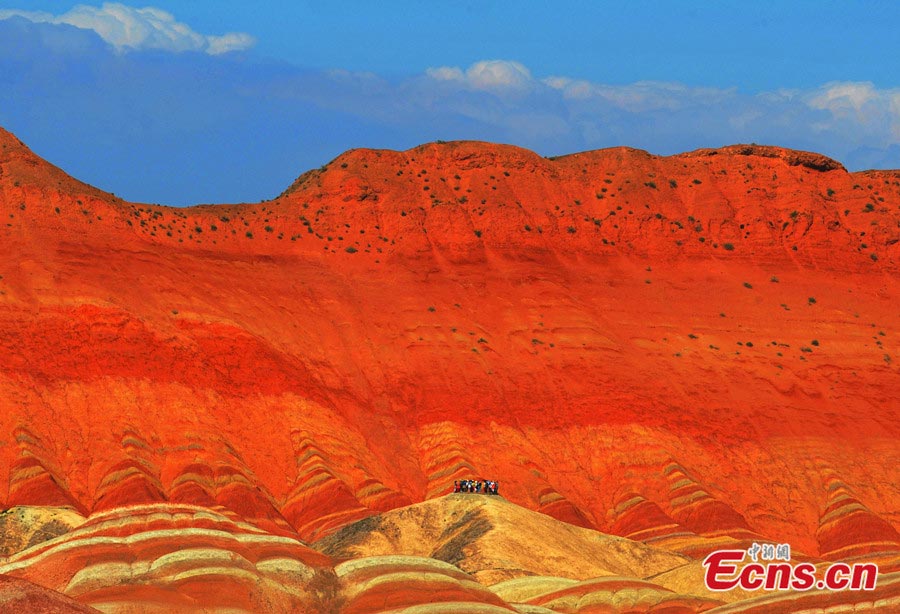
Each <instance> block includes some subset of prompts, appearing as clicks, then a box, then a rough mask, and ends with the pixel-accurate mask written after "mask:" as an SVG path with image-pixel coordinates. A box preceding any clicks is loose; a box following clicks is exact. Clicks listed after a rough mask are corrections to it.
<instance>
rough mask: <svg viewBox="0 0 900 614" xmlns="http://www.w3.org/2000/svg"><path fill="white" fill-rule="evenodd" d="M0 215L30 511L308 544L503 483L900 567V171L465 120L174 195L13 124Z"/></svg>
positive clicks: (0, 433) (550, 498)
mask: <svg viewBox="0 0 900 614" xmlns="http://www.w3.org/2000/svg"><path fill="white" fill-rule="evenodd" d="M0 219H2V224H0V253H2V256H3V258H2V259H0V364H2V365H3V368H2V369H0V403H2V405H3V406H2V411H0V438H2V440H0V505H3V506H4V507H13V506H26V505H27V506H52V507H72V508H74V509H75V510H76V511H77V512H78V513H80V514H82V515H85V516H87V515H90V514H98V513H101V512H104V511H108V510H112V509H114V508H118V507H120V506H122V505H133V504H154V503H159V502H169V503H171V504H173V505H175V504H179V505H181V504H184V505H199V506H204V507H209V508H215V509H218V510H221V511H223V513H224V512H227V513H228V514H231V515H233V516H235V517H236V518H239V519H240V520H241V521H242V522H247V523H250V524H252V525H255V526H257V527H259V528H261V529H262V530H264V531H266V532H268V533H271V534H274V535H282V536H288V537H291V538H295V537H298V536H299V537H300V538H302V539H303V540H306V541H313V540H316V539H320V538H322V537H324V536H326V535H329V534H331V533H333V532H334V531H336V530H337V529H339V528H340V527H343V526H346V525H348V524H349V523H352V522H354V521H357V520H360V519H361V518H365V517H367V516H370V515H373V514H375V513H377V512H380V511H385V510H389V509H393V508H396V507H400V506H404V505H408V504H410V503H412V502H417V501H422V500H424V499H427V498H431V497H434V496H436V495H439V494H443V493H446V492H447V491H448V490H450V489H451V488H452V484H453V481H454V480H455V479H459V478H462V477H469V476H474V477H479V476H485V477H494V478H498V479H499V480H500V481H501V492H502V493H503V494H504V495H505V496H506V497H507V498H509V499H510V500H512V501H514V502H516V503H519V504H521V505H524V506H526V507H528V508H531V509H534V510H539V511H542V512H545V513H547V514H549V515H551V516H554V517H556V518H558V519H562V520H565V521H567V522H571V523H574V524H577V525H580V526H583V527H588V528H595V529H599V530H601V531H604V532H607V533H613V534H616V535H621V536H625V537H629V538H631V539H636V540H642V541H646V542H647V543H651V544H658V545H659V546H660V547H663V548H665V549H668V550H671V551H675V552H680V553H684V554H688V555H690V556H701V555H702V554H703V553H704V552H706V551H709V550H710V549H714V548H716V547H719V546H720V545H722V544H726V543H747V542H749V541H752V540H755V539H762V538H766V539H770V540H773V541H782V542H790V543H791V544H792V545H793V546H794V548H795V549H796V550H797V551H800V552H803V553H805V554H806V555H808V556H812V557H823V558H827V559H837V558H852V557H868V558H867V560H868V559H872V558H873V557H875V558H878V560H880V561H882V563H883V564H885V565H889V566H890V565H894V566H896V558H897V554H896V553H897V552H898V551H900V536H898V528H900V511H898V510H900V505H898V502H900V489H898V486H897V485H898V484H900V470H898V466H900V463H898V461H900V448H898V446H897V441H898V437H900V420H898V412H900V409H898V408H900V402H898V397H900V374H898V364H900V312H898V310H897V305H898V302H900V286H898V283H897V272H898V264H900V245H898V238H900V227H898V223H900V173H897V172H866V173H848V172H846V170H845V169H844V168H843V167H841V165H840V164H838V163H836V162H834V161H831V160H828V159H827V158H824V157H822V156H818V155H815V154H807V153H802V152H794V151H789V150H783V149H777V148H769V147H758V146H734V147H728V148H724V149H719V150H703V151H697V152H692V153H688V154H682V155H677V156H670V157H657V156H652V155H650V154H647V153H645V152H642V151H637V150H633V149H625V148H617V149H609V150H601V151H595V152H586V153H582V154H575V155H571V156H565V157H562V158H558V159H545V158H542V157H540V156H537V155H536V154H534V153H532V152H529V151H526V150H522V149H519V148H515V147H509V146H502V145H491V144H485V143H470V142H463V143H446V144H429V145H423V146H420V147H417V148H415V149H412V150H409V151H406V152H392V151H371V150H354V151H350V152H348V153H346V154H344V155H342V156H341V157H339V158H337V159H336V160H334V161H333V162H331V163H330V164H328V165H326V166H325V167H323V168H322V169H319V170H316V171H311V172H310V173H307V174H305V175H303V176H302V177H301V178H299V179H298V180H297V182H295V183H294V185H292V186H291V187H290V188H289V189H288V190H287V191H286V192H285V194H283V195H282V196H281V197H279V198H278V199H275V200H273V201H269V202H264V203H259V204H252V205H250V204H247V205H227V206H225V205H222V206H199V207H193V208H188V209H174V208H168V207H162V206H156V205H140V204H134V203H127V202H124V201H122V200H120V199H118V198H116V197H115V196H113V195H111V194H107V193H104V192H101V191H99V190H96V189H94V188H91V187H90V186H87V185H85V184H82V183H80V182H77V181H75V180H73V179H71V178H69V177H68V176H66V175H65V174H64V173H63V172H62V171H60V170H59V169H57V168H55V167H53V166H51V165H49V164H48V163H46V162H44V161H43V160H41V159H40V158H38V157H37V156H35V155H34V154H33V153H32V152H30V151H29V150H28V149H27V148H25V146H24V145H22V144H21V143H20V142H19V141H18V140H17V139H16V138H15V137H13V136H12V135H10V134H9V133H6V132H2V133H0ZM891 561H893V563H892V562H891Z"/></svg>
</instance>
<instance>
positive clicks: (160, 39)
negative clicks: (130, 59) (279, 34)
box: [0, 2, 256, 55]
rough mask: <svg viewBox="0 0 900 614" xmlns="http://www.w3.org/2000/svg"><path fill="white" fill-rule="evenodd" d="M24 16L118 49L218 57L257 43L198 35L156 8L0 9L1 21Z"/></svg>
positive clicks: (240, 36)
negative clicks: (71, 29) (65, 26)
mask: <svg viewBox="0 0 900 614" xmlns="http://www.w3.org/2000/svg"><path fill="white" fill-rule="evenodd" d="M11 17H24V18H25V19H28V20H30V21H33V22H36V23H53V24H68V25H71V26H75V27H76V28H82V29H85V30H93V31H94V32H96V33H97V34H98V35H99V36H100V37H101V38H102V39H103V40H105V41H106V42H108V43H109V44H111V45H112V46H114V47H115V48H116V49H119V50H126V49H133V50H137V49H161V50H165V51H176V52H177V51H202V52H205V53H208V54H210V55H218V54H221V53H227V52H229V51H239V50H242V49H247V48H249V47H252V46H253V44H254V43H255V42H256V40H255V39H254V38H253V37H252V36H250V35H249V34H245V33H240V32H229V33H227V34H223V35H218V36H216V35H206V34H200V33H199V32H195V31H194V30H193V29H191V27H190V26H188V25H187V24H184V23H181V22H179V21H177V20H176V19H175V16H174V15H172V14H171V13H168V12H166V11H163V10H161V9H158V8H154V7H145V8H141V9H137V8H133V7H130V6H125V5H124V4H119V3H116V2H106V3H104V4H103V5H102V6H100V7H96V6H88V5H84V4H79V5H78V6H76V7H75V8H73V9H72V10H70V11H68V12H66V13H63V14H62V15H52V14H51V13H47V12H43V11H23V10H19V9H4V10H0V19H9V18H11Z"/></svg>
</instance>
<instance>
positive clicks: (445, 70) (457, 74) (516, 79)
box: [425, 60, 533, 90]
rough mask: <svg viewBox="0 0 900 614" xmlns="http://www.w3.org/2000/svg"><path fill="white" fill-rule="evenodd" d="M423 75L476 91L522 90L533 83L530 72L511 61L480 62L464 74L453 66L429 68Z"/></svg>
mask: <svg viewBox="0 0 900 614" xmlns="http://www.w3.org/2000/svg"><path fill="white" fill-rule="evenodd" d="M425 74H426V75H428V76H429V77H431V78H432V79H435V80H437V81H455V82H459V83H460V84H464V85H466V86H467V87H470V88H472V89H476V90H524V89H527V88H528V87H530V86H531V85H532V83H533V79H532V77H531V72H530V71H529V70H528V69H527V68H526V67H525V66H524V65H522V64H520V63H519V62H514V61H511V60H482V61H480V62H475V63H474V64H472V65H471V66H470V67H469V68H467V69H466V71H465V72H463V71H462V69H461V68H458V67H455V66H441V67H440V68H429V69H428V70H426V71H425Z"/></svg>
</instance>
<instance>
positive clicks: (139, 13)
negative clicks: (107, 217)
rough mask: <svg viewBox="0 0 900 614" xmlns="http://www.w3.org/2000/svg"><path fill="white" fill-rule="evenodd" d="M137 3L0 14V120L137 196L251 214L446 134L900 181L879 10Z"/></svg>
mask: <svg viewBox="0 0 900 614" xmlns="http://www.w3.org/2000/svg"><path fill="white" fill-rule="evenodd" d="M148 1H149V2H150V3H152V4H151V6H149V7H148V6H147V5H146V4H144V3H140V4H132V3H127V2H126V3H121V4H120V3H106V4H99V3H98V4H83V5H77V6H76V4H75V3H73V2H62V1H57V0H48V1H42V0H28V1H27V2H18V3H16V2H15V1H14V0H13V1H12V2H4V1H0V125H2V126H4V127H6V128H8V129H10V130H12V131H13V132H15V133H16V134H17V135H18V136H19V137H20V138H22V139H23V140H24V141H25V142H26V143H27V144H29V145H30V146H31V147H32V148H33V149H34V150H35V151H36V152H37V153H39V154H40V155H42V156H44V157H46V158H47V159H49V160H50V161H52V162H54V163H55V164H58V165H59V166H61V167H63V168H64V169H65V170H67V171H68V172H70V173H71V174H73V175H75V176H76V177H78V178H80V179H83V180H85V181H88V182H90V183H93V184H95V185H97V186H98V187H102V188H104V189H107V190H110V191H113V192H116V193H117V194H119V195H120V196H123V197H125V198H128V199H131V200H138V201H145V202H162V203H166V204H176V205H185V204H192V203H197V202H234V201H256V200H260V199H264V198H271V197H273V196H275V195H277V194H278V193H279V192H280V191H281V190H282V189H283V188H284V187H286V186H287V185H288V184H289V183H290V182H291V180H293V178H294V177H296V176H297V175H299V174H300V173H301V172H303V171H304V170H307V169H308V168H311V167H315V166H319V165H321V164H323V163H325V162H327V161H328V160H330V159H331V158H333V157H334V156H336V155H338V154H339V153H340V152H342V151H344V150H346V149H349V148H352V147H361V146H363V147H389V148H407V147H411V146H414V145H416V144H419V143H421V142H425V141H430V140H435V139H443V140H451V139H457V138H467V139H483V140H491V141H502V142H508V143H514V144H518V145H522V146H525V147H528V148H531V149H534V150H536V151H538V152H539V153H541V154H544V155H556V154H561V153H569V152H574V151H579V150H584V149H594V148H600V147H608V146H615V145H630V146H634V147H640V148H644V149H647V150H649V151H651V152H653V153H659V154H670V153H676V152H679V151H685V150H689V149H694V148H697V147H711V146H720V145H725V144H729V143H735V142H758V143H769V144H777V145H783V146H788V147H794V148H798V149H811V150H815V151H819V152H822V153H825V154H827V155H830V156H832V157H835V158H837V159H839V160H841V161H842V162H844V163H845V164H847V165H848V166H849V167H850V168H868V167H893V168H897V167H900V65H898V64H897V62H896V58H898V57H900V37H898V36H897V35H896V29H895V24H896V23H898V18H900V4H898V3H894V2H865V3H863V2H859V3H854V2H840V3H838V2H822V1H819V2H794V3H787V2H755V3H748V2H731V1H720V2H675V1H670V2H640V1H632V2H625V3H622V2H615V3H613V2H567V3H566V2H561V3H538V2H517V3H501V2H490V1H488V0H485V1H483V2H480V3H475V2H386V3H372V2H344V3H328V2H324V3H323V2H318V3H306V2H266V3H248V2H246V1H241V2H239V1H237V0H216V1H214V2H212V1H209V2H202V1H195V2H190V3H185V2H174V1H169V0H157V1H153V0H148Z"/></svg>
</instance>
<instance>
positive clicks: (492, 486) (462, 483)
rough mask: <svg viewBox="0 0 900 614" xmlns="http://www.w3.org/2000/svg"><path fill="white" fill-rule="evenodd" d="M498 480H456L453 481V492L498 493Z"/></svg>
mask: <svg viewBox="0 0 900 614" xmlns="http://www.w3.org/2000/svg"><path fill="white" fill-rule="evenodd" d="M499 490H500V482H498V481H496V480H457V481H455V482H453V492H474V493H479V494H480V493H484V494H486V495H496V494H499V492H498V491H499Z"/></svg>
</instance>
